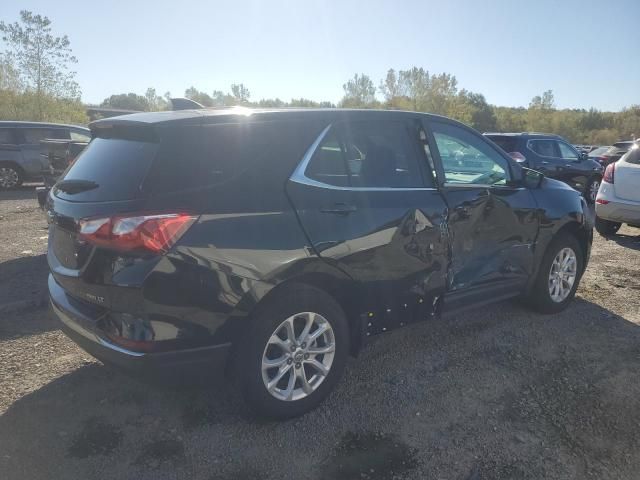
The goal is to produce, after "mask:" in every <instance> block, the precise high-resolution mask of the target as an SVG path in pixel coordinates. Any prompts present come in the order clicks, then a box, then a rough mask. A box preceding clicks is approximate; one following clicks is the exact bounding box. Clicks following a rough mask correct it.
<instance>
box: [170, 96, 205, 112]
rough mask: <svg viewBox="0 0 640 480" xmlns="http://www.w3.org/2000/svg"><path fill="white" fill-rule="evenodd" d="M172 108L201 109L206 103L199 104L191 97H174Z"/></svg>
mask: <svg viewBox="0 0 640 480" xmlns="http://www.w3.org/2000/svg"><path fill="white" fill-rule="evenodd" d="M170 101H171V110H174V111H175V110H200V109H201V108H204V105H201V104H199V103H198V102H195V101H193V100H191V99H189V98H172V99H170Z"/></svg>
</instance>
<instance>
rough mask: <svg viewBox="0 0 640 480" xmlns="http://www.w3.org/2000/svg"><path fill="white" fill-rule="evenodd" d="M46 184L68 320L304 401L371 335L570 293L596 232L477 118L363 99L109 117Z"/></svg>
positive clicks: (124, 362)
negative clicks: (350, 105) (370, 104)
mask: <svg viewBox="0 0 640 480" xmlns="http://www.w3.org/2000/svg"><path fill="white" fill-rule="evenodd" d="M91 130H92V135H93V140H92V141H91V143H90V144H89V146H88V147H87V149H86V150H85V151H84V152H83V153H82V154H81V155H80V156H79V157H78V159H77V160H76V162H75V163H74V164H73V166H72V167H71V168H70V169H69V170H68V171H67V173H66V175H65V176H64V177H63V178H62V179H61V180H60V181H59V182H58V183H57V184H56V186H55V187H54V188H53V189H52V191H51V193H50V194H49V197H48V199H47V212H48V217H49V221H50V235H49V252H48V262H49V266H50V269H51V275H50V276H49V291H50V296H51V304H52V307H53V310H54V312H55V313H56V314H57V316H58V318H59V319H60V320H61V322H62V327H63V328H64V330H65V331H66V333H67V334H68V335H69V336H70V337H71V338H72V339H74V340H75V341H76V342H77V343H78V344H79V345H80V346H81V347H83V348H84V349H85V350H87V351H88V352H90V353H91V354H92V355H94V356H95V357H97V358H98V359H100V360H103V361H104V362H105V363H111V364H115V365H118V366H121V367H125V368H126V369H129V370H134V371H137V372H139V373H142V374H143V375H148V376H152V375H155V374H158V373H159V374H160V375H161V376H167V375H169V374H171V373H175V372H177V373H179V374H184V373H188V372H193V371H198V372H205V374H206V375H213V374H214V373H215V372H225V373H226V374H227V376H228V377H230V378H232V379H233V380H234V381H235V383H236V384H237V385H238V386H239V387H240V389H241V390H242V392H243V393H244V395H245V398H246V400H247V401H248V402H249V403H250V404H251V405H252V406H253V407H254V408H255V409H256V410H258V411H259V412H260V413H262V414H264V415H268V416H273V417H280V418H282V417H290V416H295V415H299V414H302V413H304V412H306V411H308V410H310V409H311V408H314V407H315V406H316V405H318V404H319V403H320V402H321V401H322V399H323V398H325V397H326V396H327V395H328V393H329V392H330V391H331V390H332V389H333V387H334V386H335V385H336V382H337V381H338V379H339V378H340V375H341V373H342V371H343V369H344V366H345V361H346V359H347V356H348V355H349V354H356V353H357V352H358V350H359V349H360V348H361V347H362V346H363V345H364V344H365V342H366V340H367V338H368V337H369V336H370V335H375V334H379V333H382V332H386V331H390V330H392V329H395V328H398V327H401V326H403V325H406V324H408V323H410V322H414V321H418V320H425V319H429V318H432V317H433V316H436V315H440V314H442V313H446V312H453V311H459V310H460V309H463V308H467V307H478V306H480V305H484V304H487V303H490V302H494V301H499V300H503V299H506V298H510V297H515V296H523V297H524V298H525V299H526V300H527V301H528V302H529V304H530V305H532V306H533V307H534V308H536V309H538V310H540V311H543V312H558V311H560V310H562V309H563V308H565V307H566V306H567V304H568V303H569V302H570V301H571V299H572V298H573V296H574V294H575V291H576V288H577V286H578V283H579V281H580V277H581V275H582V273H583V271H584V269H585V267H586V264H587V261H588V258H589V253H590V248H591V240H592V230H591V224H590V220H589V216H588V215H587V214H586V211H587V207H586V204H585V202H584V200H583V199H582V197H581V196H580V195H579V194H578V193H577V192H576V191H575V190H573V189H571V188H569V187H568V186H567V185H565V184H564V183H561V182H557V181H554V180H549V179H545V178H544V176H542V175H541V174H539V173H537V172H534V171H531V170H528V169H523V168H522V167H521V166H519V165H518V164H517V163H516V162H514V161H512V159H511V158H510V157H509V156H508V155H507V154H506V153H505V152H503V151H502V150H500V149H499V148H497V147H496V146H495V145H494V144H493V143H492V142H490V141H489V140H487V139H485V138H484V137H483V136H482V135H480V134H478V133H477V132H476V131H474V130H472V129H470V128H468V127H466V126H465V125H463V124H461V123H458V122H455V121H452V120H449V119H446V118H443V117H438V116H434V115H427V114H419V113H412V112H395V111H357V110H336V109H329V110H281V111H273V110H271V111H266V110H247V109H242V108H240V109H228V110H192V111H179V112H163V113H141V114H134V115H128V116H126V117H119V118H110V119H105V120H99V121H97V122H94V123H93V124H92V125H91Z"/></svg>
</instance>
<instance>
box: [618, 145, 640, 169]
mask: <svg viewBox="0 0 640 480" xmlns="http://www.w3.org/2000/svg"><path fill="white" fill-rule="evenodd" d="M622 160H623V161H624V162H627V163H632V164H634V165H640V148H632V149H631V150H629V152H628V153H626V154H625V156H624V157H622Z"/></svg>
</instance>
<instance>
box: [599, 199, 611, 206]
mask: <svg viewBox="0 0 640 480" xmlns="http://www.w3.org/2000/svg"><path fill="white" fill-rule="evenodd" d="M596 203H599V204H600V205H606V204H607V203H609V200H603V199H602V198H596Z"/></svg>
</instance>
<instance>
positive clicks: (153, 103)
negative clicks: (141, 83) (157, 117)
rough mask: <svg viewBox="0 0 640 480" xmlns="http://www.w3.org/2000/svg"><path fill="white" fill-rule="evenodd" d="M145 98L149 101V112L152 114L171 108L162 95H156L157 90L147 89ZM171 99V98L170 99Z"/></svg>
mask: <svg viewBox="0 0 640 480" xmlns="http://www.w3.org/2000/svg"><path fill="white" fill-rule="evenodd" d="M144 97H145V98H146V99H147V110H148V111H150V112H159V111H162V110H167V109H168V108H170V106H169V103H168V102H167V100H165V99H164V98H163V97H161V96H160V95H158V94H156V89H155V88H151V87H149V88H147V91H146V93H145V94H144ZM169 98H171V97H169Z"/></svg>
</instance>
